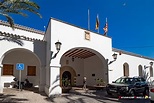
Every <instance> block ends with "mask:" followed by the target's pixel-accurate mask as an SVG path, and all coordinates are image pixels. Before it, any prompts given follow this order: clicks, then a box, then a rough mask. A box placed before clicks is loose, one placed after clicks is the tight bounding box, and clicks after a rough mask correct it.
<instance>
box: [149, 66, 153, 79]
mask: <svg viewBox="0 0 154 103" xmlns="http://www.w3.org/2000/svg"><path fill="white" fill-rule="evenodd" d="M150 77H153V68H152V67H150Z"/></svg>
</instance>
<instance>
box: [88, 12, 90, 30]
mask: <svg viewBox="0 0 154 103" xmlns="http://www.w3.org/2000/svg"><path fill="white" fill-rule="evenodd" d="M88 30H90V12H89V9H88Z"/></svg>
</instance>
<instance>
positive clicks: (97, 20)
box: [95, 15, 99, 30]
mask: <svg viewBox="0 0 154 103" xmlns="http://www.w3.org/2000/svg"><path fill="white" fill-rule="evenodd" d="M98 28H99V18H98V15H97V18H96V26H95V29H96V30H97V29H98Z"/></svg>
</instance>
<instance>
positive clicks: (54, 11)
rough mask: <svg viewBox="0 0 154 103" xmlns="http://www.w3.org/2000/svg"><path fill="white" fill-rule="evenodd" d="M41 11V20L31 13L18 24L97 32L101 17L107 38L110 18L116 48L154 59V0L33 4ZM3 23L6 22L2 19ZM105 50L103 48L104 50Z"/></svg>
mask: <svg viewBox="0 0 154 103" xmlns="http://www.w3.org/2000/svg"><path fill="white" fill-rule="evenodd" d="M33 1H34V2H36V3H37V4H38V5H39V6H40V7H41V9H40V14H41V15H42V16H43V18H42V19H40V18H39V17H38V16H37V15H35V14H32V13H28V14H29V16H28V17H26V18H25V17H22V16H18V15H14V16H13V17H14V21H15V23H17V24H20V25H24V26H29V27H32V28H35V29H39V30H44V26H47V24H48V21H49V18H50V17H53V18H56V19H59V20H62V21H64V22H68V23H70V24H73V25H76V26H79V27H81V28H85V29H87V28H88V19H87V14H88V9H89V10H90V30H91V31H93V32H97V31H96V30H95V23H96V16H97V14H98V15H99V21H100V26H99V31H100V34H103V33H104V31H103V27H104V25H105V18H106V17H107V18H108V36H109V37H111V38H112V43H113V47H114V48H118V49H122V50H125V51H129V52H133V53H136V54H140V55H143V56H148V57H152V58H154V0H33ZM0 19H4V18H3V17H1V16H0ZM100 47H101V46H100Z"/></svg>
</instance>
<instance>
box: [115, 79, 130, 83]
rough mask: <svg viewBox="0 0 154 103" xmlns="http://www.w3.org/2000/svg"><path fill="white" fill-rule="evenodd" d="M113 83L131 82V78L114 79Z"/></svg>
mask: <svg viewBox="0 0 154 103" xmlns="http://www.w3.org/2000/svg"><path fill="white" fill-rule="evenodd" d="M115 83H119V84H132V83H133V78H119V79H117V80H116V81H115Z"/></svg>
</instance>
